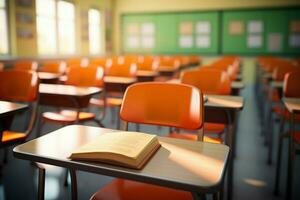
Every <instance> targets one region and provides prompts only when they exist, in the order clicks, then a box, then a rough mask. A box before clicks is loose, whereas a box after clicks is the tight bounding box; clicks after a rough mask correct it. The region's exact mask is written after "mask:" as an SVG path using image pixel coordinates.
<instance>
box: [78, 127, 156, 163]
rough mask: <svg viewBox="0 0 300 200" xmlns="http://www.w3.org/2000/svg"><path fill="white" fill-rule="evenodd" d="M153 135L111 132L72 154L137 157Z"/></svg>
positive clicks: (153, 137)
mask: <svg viewBox="0 0 300 200" xmlns="http://www.w3.org/2000/svg"><path fill="white" fill-rule="evenodd" d="M155 137H156V136H155V135H150V134H145V133H138V132H112V133H107V134H103V135H101V136H98V137H96V138H95V139H94V140H93V141H92V142H89V143H88V144H86V145H83V146H82V147H80V148H79V149H78V150H77V151H75V152H73V154H80V153H115V154H120V155H125V156H127V157H130V158H137V157H138V155H139V154H140V153H141V152H142V151H143V150H144V149H145V148H146V147H147V146H148V144H150V143H151V141H152V140H153V139H155Z"/></svg>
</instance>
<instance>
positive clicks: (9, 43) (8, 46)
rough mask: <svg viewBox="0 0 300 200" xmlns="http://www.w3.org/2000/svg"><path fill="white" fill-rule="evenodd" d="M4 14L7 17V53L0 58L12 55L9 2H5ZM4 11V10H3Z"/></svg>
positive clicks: (6, 0)
mask: <svg viewBox="0 0 300 200" xmlns="http://www.w3.org/2000/svg"><path fill="white" fill-rule="evenodd" d="M4 3H5V6H4V8H3V9H4V12H5V16H6V33H7V53H1V52H0V56H8V55H10V54H11V41H10V23H9V13H8V12H9V1H8V0H4ZM1 9H2V8H1Z"/></svg>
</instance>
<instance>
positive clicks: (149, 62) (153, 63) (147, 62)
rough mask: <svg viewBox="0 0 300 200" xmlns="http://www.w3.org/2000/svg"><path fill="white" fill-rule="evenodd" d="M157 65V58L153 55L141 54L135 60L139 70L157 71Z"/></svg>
mask: <svg viewBox="0 0 300 200" xmlns="http://www.w3.org/2000/svg"><path fill="white" fill-rule="evenodd" d="M158 66H159V61H158V59H155V58H154V57H153V56H143V57H140V59H139V60H138V62H137V69H138V70H139V71H157V68H158Z"/></svg>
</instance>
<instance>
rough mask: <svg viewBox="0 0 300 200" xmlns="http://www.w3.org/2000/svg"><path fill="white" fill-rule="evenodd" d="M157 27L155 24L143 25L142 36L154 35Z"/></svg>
mask: <svg viewBox="0 0 300 200" xmlns="http://www.w3.org/2000/svg"><path fill="white" fill-rule="evenodd" d="M154 33H155V25H154V24H153V23H143V24H142V25H141V34H142V35H154Z"/></svg>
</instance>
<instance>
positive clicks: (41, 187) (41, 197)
mask: <svg viewBox="0 0 300 200" xmlns="http://www.w3.org/2000/svg"><path fill="white" fill-rule="evenodd" d="M38 169H39V183H38V184H39V185H38V200H44V198H45V174H46V170H45V169H44V168H40V167H38Z"/></svg>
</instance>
